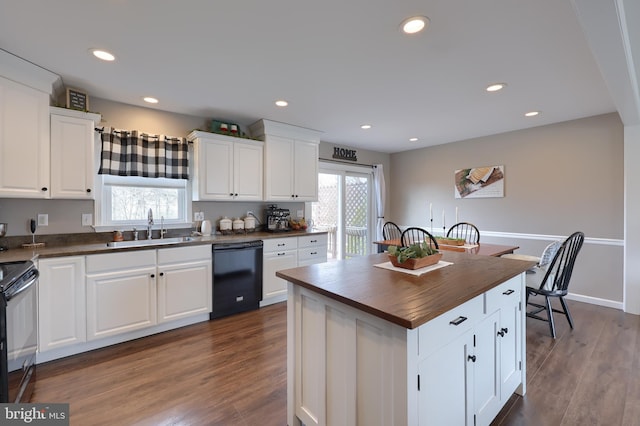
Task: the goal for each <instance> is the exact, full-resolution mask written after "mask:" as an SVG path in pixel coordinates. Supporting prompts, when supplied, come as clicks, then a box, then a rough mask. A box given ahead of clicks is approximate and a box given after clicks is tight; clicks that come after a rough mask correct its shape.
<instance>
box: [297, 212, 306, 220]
mask: <svg viewBox="0 0 640 426" xmlns="http://www.w3.org/2000/svg"><path fill="white" fill-rule="evenodd" d="M297 213H298V215H297V216H298V219H302V218H303V217H304V210H298V211H297Z"/></svg>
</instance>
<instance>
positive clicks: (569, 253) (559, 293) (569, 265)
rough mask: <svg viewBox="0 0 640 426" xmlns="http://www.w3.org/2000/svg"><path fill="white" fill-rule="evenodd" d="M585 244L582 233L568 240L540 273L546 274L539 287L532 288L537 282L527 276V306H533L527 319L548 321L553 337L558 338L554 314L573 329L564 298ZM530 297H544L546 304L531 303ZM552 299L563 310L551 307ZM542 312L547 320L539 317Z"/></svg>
mask: <svg viewBox="0 0 640 426" xmlns="http://www.w3.org/2000/svg"><path fill="white" fill-rule="evenodd" d="M583 243H584V234H583V233H582V232H574V233H573V234H571V235H570V236H569V238H567V239H566V240H565V241H564V242H563V243H562V245H561V246H560V248H559V249H558V251H557V252H556V254H555V256H554V257H553V260H552V261H551V263H550V264H549V265H548V266H547V267H546V268H544V269H541V270H540V271H539V272H544V277H543V278H542V281H540V285H539V286H535V287H534V286H530V285H529V284H530V283H531V282H533V281H535V278H534V277H532V275H534V276H535V275H536V274H532V275H527V289H526V291H527V306H533V307H534V309H533V310H532V311H527V317H529V318H535V319H538V320H541V321H547V322H548V323H549V330H550V331H551V336H552V337H553V338H554V339H555V338H556V328H555V324H554V322H553V313H554V312H556V313H559V314H563V315H564V316H566V317H567V321H569V327H571V328H573V319H572V318H571V313H570V312H569V308H568V307H567V303H566V302H565V300H564V296H566V295H567V293H568V290H567V289H568V288H569V281H570V280H571V274H572V272H573V267H574V265H575V262H576V257H578V253H579V252H580V249H581V248H582V244H583ZM530 296H543V297H544V298H545V304H544V305H542V304H539V303H534V302H530V301H529V297H530ZM551 297H557V298H558V299H559V300H560V304H561V305H562V310H559V309H554V308H553V307H552V306H551V299H550V298H551ZM542 311H546V314H547V315H546V318H545V317H542V316H539V315H538V314H539V313H541V312H542Z"/></svg>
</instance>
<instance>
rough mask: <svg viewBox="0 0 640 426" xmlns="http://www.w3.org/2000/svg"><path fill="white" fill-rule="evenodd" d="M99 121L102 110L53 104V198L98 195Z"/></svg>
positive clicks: (90, 197) (86, 197)
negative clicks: (95, 185)
mask: <svg viewBox="0 0 640 426" xmlns="http://www.w3.org/2000/svg"><path fill="white" fill-rule="evenodd" d="M99 122H100V115H99V114H90V113H84V112H80V111H73V110H69V109H64V108H56V107H51V198H68V199H93V198H94V191H93V182H94V178H95V176H94V175H95V158H94V146H95V138H96V136H95V135H96V132H95V126H96V124H97V123H99Z"/></svg>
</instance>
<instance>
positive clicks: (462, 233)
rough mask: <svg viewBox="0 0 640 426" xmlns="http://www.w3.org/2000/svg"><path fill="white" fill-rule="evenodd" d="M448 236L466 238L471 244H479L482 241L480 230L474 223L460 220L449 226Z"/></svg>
mask: <svg viewBox="0 0 640 426" xmlns="http://www.w3.org/2000/svg"><path fill="white" fill-rule="evenodd" d="M447 237H448V238H464V240H465V241H466V242H467V243H469V244H478V243H479V242H480V231H478V228H476V226H475V225H474V224H473V223H469V222H460V223H456V224H455V225H453V226H452V227H451V228H449V230H448V231H447Z"/></svg>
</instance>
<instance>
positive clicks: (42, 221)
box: [38, 213, 49, 226]
mask: <svg viewBox="0 0 640 426" xmlns="http://www.w3.org/2000/svg"><path fill="white" fill-rule="evenodd" d="M38 226H49V215H48V214H43V213H39V214H38Z"/></svg>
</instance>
